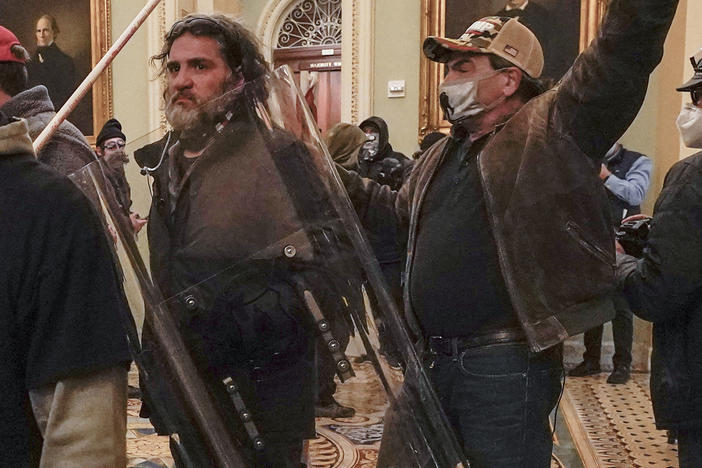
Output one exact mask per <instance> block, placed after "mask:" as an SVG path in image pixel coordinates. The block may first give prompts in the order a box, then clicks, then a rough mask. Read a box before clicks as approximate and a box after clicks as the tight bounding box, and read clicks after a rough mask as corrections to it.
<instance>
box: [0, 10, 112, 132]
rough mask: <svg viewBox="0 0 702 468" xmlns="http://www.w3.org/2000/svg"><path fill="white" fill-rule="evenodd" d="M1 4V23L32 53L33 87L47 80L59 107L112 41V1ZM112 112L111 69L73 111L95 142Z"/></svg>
mask: <svg viewBox="0 0 702 468" xmlns="http://www.w3.org/2000/svg"><path fill="white" fill-rule="evenodd" d="M21 3H22V7H21V8H20V7H18V4H17V3H16V2H2V3H1V4H0V24H2V26H5V27H6V28H8V29H10V30H11V31H12V32H14V33H15V35H16V36H17V38H18V39H19V40H20V42H21V43H22V45H23V46H24V47H25V48H26V49H27V51H28V52H29V53H30V55H31V56H32V60H31V61H30V62H29V63H28V64H27V70H28V72H29V84H30V86H36V85H39V84H41V85H44V86H46V87H47V89H48V91H49V97H50V98H51V100H52V102H53V103H54V108H55V109H56V110H58V109H59V108H60V107H61V106H62V105H63V104H64V103H65V102H66V100H67V99H68V98H69V97H70V95H71V94H72V93H73V91H75V89H76V88H77V87H78V85H79V84H80V83H81V82H82V81H83V79H84V78H85V77H86V76H87V75H88V73H90V70H91V69H92V68H93V66H95V64H97V62H98V61H99V60H100V58H102V56H103V55H104V54H105V52H107V50H108V48H109V46H110V42H111V40H110V0H64V1H62V2H53V1H46V0H23V1H22V2H21ZM111 114H112V76H111V71H110V70H109V69H108V71H107V72H105V73H103V75H102V76H101V77H100V78H99V79H98V81H97V82H96V83H95V84H94V85H93V87H92V89H91V90H90V91H89V92H88V93H87V94H86V95H85V96H84V97H83V99H82V100H81V102H80V103H79V104H78V106H77V107H76V109H75V110H74V111H73V112H72V113H71V114H70V115H69V116H68V120H70V121H71V122H72V123H73V124H74V125H76V126H77V127H78V129H79V130H80V131H81V132H82V133H83V134H84V135H85V136H86V137H87V138H88V141H90V143H91V144H92V143H94V141H95V134H96V133H97V131H98V130H99V129H100V128H101V127H102V125H103V123H104V122H105V121H106V120H107V119H109V118H110V117H111Z"/></svg>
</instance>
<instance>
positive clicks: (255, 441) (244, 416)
mask: <svg viewBox="0 0 702 468" xmlns="http://www.w3.org/2000/svg"><path fill="white" fill-rule="evenodd" d="M222 383H223V384H224V386H225V388H226V389H227V393H228V394H229V398H230V399H231V400H232V403H234V408H236V412H237V414H238V415H239V419H240V420H241V423H242V424H243V425H244V429H245V430H246V434H247V435H248V436H249V439H251V446H252V447H253V449H254V450H256V451H257V452H260V451H261V450H263V449H264V448H265V447H266V443H265V442H264V440H263V437H261V433H260V432H258V428H257V427H256V424H255V423H254V420H253V415H252V414H251V411H249V409H248V408H247V407H246V403H244V399H243V398H242V397H241V393H239V386H238V385H237V384H236V382H234V379H233V378H231V377H227V378H225V379H223V380H222Z"/></svg>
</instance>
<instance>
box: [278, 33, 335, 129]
mask: <svg viewBox="0 0 702 468" xmlns="http://www.w3.org/2000/svg"><path fill="white" fill-rule="evenodd" d="M273 63H274V66H276V67H279V66H281V65H289V66H290V68H291V69H292V71H293V72H294V74H295V82H296V83H297V84H298V86H300V88H301V89H302V92H303V93H305V98H306V100H307V104H308V105H309V106H310V109H311V110H312V114H313V115H314V116H315V119H316V120H317V125H318V127H319V130H320V132H321V133H322V134H324V133H326V132H327V130H329V129H330V128H331V127H333V126H334V125H335V124H337V123H339V122H340V121H341V46H339V45H336V46H315V47H292V48H289V49H276V50H274V51H273ZM311 83H312V84H313V86H312V87H311V88H309V86H310V84H311Z"/></svg>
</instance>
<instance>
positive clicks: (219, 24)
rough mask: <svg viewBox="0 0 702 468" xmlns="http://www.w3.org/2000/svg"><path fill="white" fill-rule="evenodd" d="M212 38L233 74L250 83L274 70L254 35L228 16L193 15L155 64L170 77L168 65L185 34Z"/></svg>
mask: <svg viewBox="0 0 702 468" xmlns="http://www.w3.org/2000/svg"><path fill="white" fill-rule="evenodd" d="M186 33H190V34H192V35H193V36H196V37H200V36H204V37H210V38H212V39H214V40H215V41H217V43H218V44H219V51H220V52H221V54H222V57H224V59H225V61H226V62H227V65H228V66H229V69H230V70H231V71H232V72H235V71H238V72H239V73H241V75H242V76H243V78H244V80H245V81H246V82H251V81H254V80H256V79H258V78H260V77H262V76H263V75H265V74H266V73H268V71H269V69H270V67H269V65H268V62H266V59H264V58H263V55H262V54H261V52H260V51H259V47H258V41H257V40H256V38H255V37H254V35H253V34H252V33H251V32H250V31H248V30H247V29H246V28H244V27H243V26H242V25H241V24H239V23H237V22H236V21H235V20H234V19H232V18H230V17H228V16H225V15H219V14H217V15H205V14H199V13H196V14H191V15H188V16H186V17H185V18H183V19H182V20H178V21H176V22H175V23H173V26H171V29H170V31H168V34H166V38H165V41H164V44H163V47H162V48H161V52H160V53H158V54H156V55H154V56H153V57H151V63H152V64H158V66H159V74H160V75H164V74H165V73H166V62H167V60H168V54H169V53H170V51H171V47H172V46H173V42H175V40H176V39H178V38H179V37H180V36H182V35H183V34H186Z"/></svg>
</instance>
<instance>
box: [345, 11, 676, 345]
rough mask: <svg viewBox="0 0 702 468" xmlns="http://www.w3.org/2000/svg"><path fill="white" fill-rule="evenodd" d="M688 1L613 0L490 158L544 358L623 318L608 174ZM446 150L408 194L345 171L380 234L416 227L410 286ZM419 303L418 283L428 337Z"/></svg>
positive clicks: (521, 289) (509, 277)
mask: <svg viewBox="0 0 702 468" xmlns="http://www.w3.org/2000/svg"><path fill="white" fill-rule="evenodd" d="M676 5H677V1H675V0H638V1H635V0H613V1H612V2H611V3H610V7H609V10H608V13H607V15H606V17H605V19H604V21H603V24H602V27H601V30H600V34H599V36H598V38H597V39H596V40H595V41H594V42H593V44H592V45H591V46H590V47H589V48H588V49H587V50H586V51H585V52H584V53H582V54H581V55H580V56H579V57H578V58H577V59H576V61H575V63H574V65H573V67H572V68H571V70H570V71H569V72H568V73H567V74H566V75H565V77H564V78H563V79H562V80H561V82H559V84H558V85H557V86H556V87H555V88H553V89H552V90H550V91H548V92H546V93H544V94H543V95H541V96H539V97H537V98H534V99H532V100H531V101H529V102H528V103H527V104H526V105H524V106H523V107H522V108H521V109H520V111H519V112H517V113H516V114H515V115H514V116H512V117H511V118H510V119H509V121H508V122H507V123H506V124H505V125H504V127H502V128H501V129H500V130H499V131H495V133H494V134H493V135H492V136H491V139H490V141H489V142H488V143H487V144H486V146H485V147H484V149H483V150H482V152H481V153H480V154H479V156H478V158H479V159H478V164H479V169H480V175H481V181H482V186H483V192H484V195H485V201H486V206H487V209H488V215H489V217H490V222H491V224H492V229H493V235H494V239H495V243H496V245H497V248H498V254H499V258H500V265H501V268H502V274H503V276H504V279H505V283H506V285H507V289H508V291H509V293H510V297H511V299H512V304H513V306H514V309H515V311H516V313H517V315H518V317H519V321H520V323H521V325H522V327H523V329H524V331H525V333H526V335H527V338H528V340H529V344H530V346H531V348H532V349H533V350H534V351H539V350H543V349H545V348H548V347H549V346H552V345H555V344H556V343H559V342H561V341H563V340H565V339H566V338H567V337H569V336H572V335H574V334H577V333H581V332H583V331H584V330H588V329H590V328H592V327H594V326H596V325H598V324H600V323H603V322H605V321H607V320H609V319H611V318H612V316H613V314H614V312H613V309H612V306H611V301H610V294H611V292H612V291H613V290H614V287H615V284H614V274H613V271H614V262H615V260H614V242H613V240H614V239H613V232H612V229H611V223H610V221H609V219H608V214H607V210H606V206H607V205H606V203H607V199H606V194H605V192H604V188H603V186H602V183H601V182H600V181H599V179H598V173H599V170H600V164H601V160H602V158H603V156H604V154H605V153H606V152H607V149H608V148H610V147H611V145H612V144H613V143H614V142H615V141H616V140H617V139H618V138H619V137H620V136H621V134H622V133H623V132H624V131H625V130H626V129H627V127H628V126H629V124H630V123H631V122H632V120H633V119H634V117H635V116H636V114H637V112H638V110H639V108H640V106H641V103H642V102H643V99H644V96H645V93H646V88H647V84H648V77H649V74H650V73H651V72H652V71H653V69H654V68H655V66H656V65H657V64H658V63H659V61H660V59H661V56H662V53H663V42H664V40H665V36H666V33H667V31H668V28H669V27H670V23H671V21H672V18H673V15H674V13H675V8H676ZM446 143H447V139H446V138H445V139H443V140H441V141H439V142H437V143H436V144H435V145H434V146H433V147H432V148H430V149H429V150H428V151H427V154H426V155H425V156H424V157H423V158H422V159H421V161H419V163H418V164H417V166H415V168H414V170H413V172H412V174H411V176H410V178H409V180H408V181H407V182H406V183H405V184H404V185H403V186H402V188H401V189H400V190H399V192H392V191H390V190H389V189H388V188H387V187H381V186H379V185H378V184H375V183H373V182H372V181H370V180H368V179H362V178H360V177H358V176H357V175H356V174H354V173H349V172H344V171H340V172H341V176H342V179H343V180H344V184H345V185H346V188H347V190H348V192H349V195H350V197H351V199H352V201H353V202H354V205H355V207H356V209H357V211H358V214H359V217H360V218H361V220H362V222H363V223H364V224H365V225H366V227H367V228H368V229H382V228H383V225H384V224H387V223H388V222H391V221H390V220H392V221H395V222H399V223H400V225H401V226H405V227H408V229H409V232H408V255H407V270H406V278H407V279H406V281H405V284H406V285H409V284H411V281H410V280H409V277H410V275H411V274H412V261H413V254H414V247H415V241H416V233H417V225H418V221H419V213H420V212H421V208H422V202H423V199H424V195H425V193H426V191H427V188H428V187H429V185H430V183H431V181H432V178H433V176H434V174H435V172H436V169H437V168H438V167H439V165H440V164H441V161H442V158H443V155H444V147H445V146H446ZM393 215H394V216H393ZM409 297H410V291H409V288H408V287H407V286H406V287H405V311H406V315H407V320H408V323H409V326H410V328H411V329H412V330H413V331H414V332H415V333H416V334H417V335H419V334H420V329H419V325H418V323H417V320H416V318H415V316H414V314H413V312H412V307H411V304H410V301H409Z"/></svg>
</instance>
